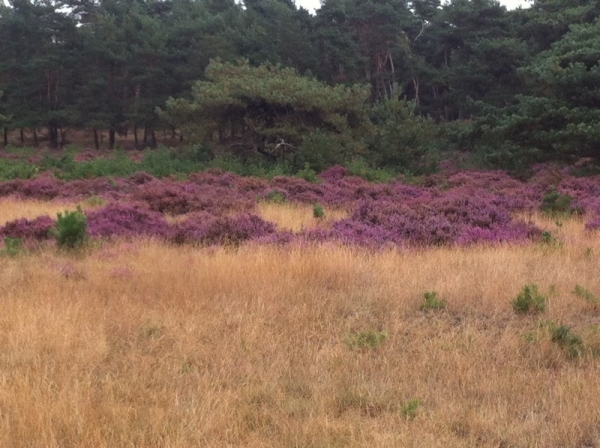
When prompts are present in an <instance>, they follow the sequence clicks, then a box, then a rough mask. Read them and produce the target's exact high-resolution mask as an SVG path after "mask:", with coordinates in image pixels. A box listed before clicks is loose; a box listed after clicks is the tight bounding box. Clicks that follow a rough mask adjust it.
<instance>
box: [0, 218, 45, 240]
mask: <svg viewBox="0 0 600 448" xmlns="http://www.w3.org/2000/svg"><path fill="white" fill-rule="evenodd" d="M55 223H56V221H55V220H53V219H52V218H50V217H49V216H40V217H38V218H35V219H26V218H22V219H17V220H14V221H10V222H7V223H6V224H5V225H4V226H3V227H0V237H1V238H2V239H4V238H5V237H9V238H20V239H22V240H35V241H43V240H47V239H49V238H50V234H49V232H50V229H51V228H52V227H53V226H54V224H55Z"/></svg>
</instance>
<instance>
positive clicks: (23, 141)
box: [19, 128, 25, 144]
mask: <svg viewBox="0 0 600 448" xmlns="http://www.w3.org/2000/svg"><path fill="white" fill-rule="evenodd" d="M19 137H20V138H21V144H23V143H25V133H24V132H23V128H21V129H20V131H19Z"/></svg>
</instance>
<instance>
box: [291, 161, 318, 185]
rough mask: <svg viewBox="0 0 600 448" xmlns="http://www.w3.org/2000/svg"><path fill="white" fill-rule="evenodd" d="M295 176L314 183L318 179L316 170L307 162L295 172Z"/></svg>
mask: <svg viewBox="0 0 600 448" xmlns="http://www.w3.org/2000/svg"><path fill="white" fill-rule="evenodd" d="M296 176H297V177H299V178H301V179H304V180H306V181H308V182H312V183H316V182H318V181H319V178H318V177H317V172H316V171H315V170H313V169H312V168H311V167H310V165H309V164H308V163H305V164H304V168H302V169H301V170H300V171H298V172H297V173H296Z"/></svg>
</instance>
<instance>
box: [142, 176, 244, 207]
mask: <svg viewBox="0 0 600 448" xmlns="http://www.w3.org/2000/svg"><path fill="white" fill-rule="evenodd" d="M133 199H134V200H136V201H143V202H146V203H147V204H148V206H149V207H150V209H151V210H154V211H157V212H160V213H166V214H169V215H183V214H186V213H190V212H197V211H210V212H212V213H213V214H222V213H225V212H229V211H233V210H235V211H249V210H251V209H252V208H253V207H254V200H253V199H250V197H246V196H244V195H242V194H240V193H239V192H238V191H236V190H234V189H230V188H224V187H220V186H200V185H197V184H195V183H191V182H177V183H176V182H171V183H167V182H162V181H154V182H149V183H147V184H144V185H143V186H141V187H140V189H139V190H138V192H136V193H135V194H134V195H133Z"/></svg>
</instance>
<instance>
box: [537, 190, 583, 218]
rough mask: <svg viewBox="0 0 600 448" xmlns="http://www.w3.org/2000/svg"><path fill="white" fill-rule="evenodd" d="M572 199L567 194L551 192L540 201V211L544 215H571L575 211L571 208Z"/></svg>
mask: <svg viewBox="0 0 600 448" xmlns="http://www.w3.org/2000/svg"><path fill="white" fill-rule="evenodd" d="M572 202H573V198H572V197H571V196H569V195H568V194H560V193H558V192H557V191H551V192H550V193H548V194H547V195H546V196H544V199H543V200H542V205H541V207H540V210H541V211H542V212H544V214H546V215H550V216H555V215H572V214H574V213H576V209H575V208H573V207H572V205H571V204H572Z"/></svg>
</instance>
